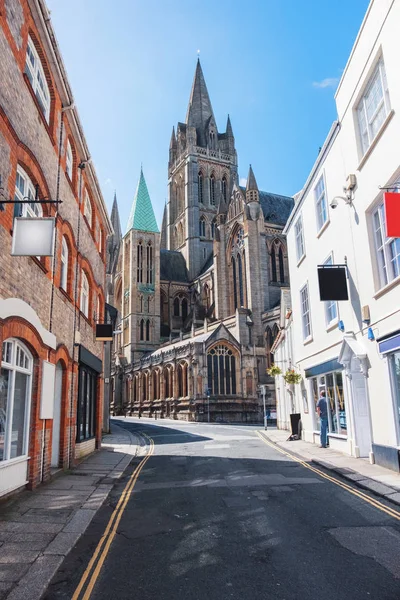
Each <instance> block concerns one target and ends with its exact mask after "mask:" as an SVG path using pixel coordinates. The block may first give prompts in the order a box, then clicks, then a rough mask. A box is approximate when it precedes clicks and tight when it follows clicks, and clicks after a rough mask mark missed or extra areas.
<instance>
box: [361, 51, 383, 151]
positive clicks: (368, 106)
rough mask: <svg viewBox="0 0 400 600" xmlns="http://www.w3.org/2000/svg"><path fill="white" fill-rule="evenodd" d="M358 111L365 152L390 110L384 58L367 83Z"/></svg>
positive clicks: (362, 145)
mask: <svg viewBox="0 0 400 600" xmlns="http://www.w3.org/2000/svg"><path fill="white" fill-rule="evenodd" d="M356 111H357V120H358V129H359V134H360V142H361V149H362V153H363V154H365V152H366V151H367V150H368V148H369V147H370V145H371V144H372V142H373V140H374V138H375V137H376V134H377V133H378V131H379V129H380V127H381V125H382V123H383V121H384V120H385V118H386V116H387V115H388V114H389V112H390V99H389V90H388V84H387V80H386V71H385V65H384V63H383V59H382V58H381V59H380V61H379V62H378V64H377V66H376V69H375V71H374V72H373V74H372V76H371V79H370V80H369V82H368V84H367V87H366V90H365V92H364V94H363V97H362V98H361V100H360V102H359V103H358V106H357V109H356Z"/></svg>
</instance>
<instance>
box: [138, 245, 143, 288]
mask: <svg viewBox="0 0 400 600" xmlns="http://www.w3.org/2000/svg"><path fill="white" fill-rule="evenodd" d="M137 280H138V283H143V243H142V241H140V242H139V243H138V245H137Z"/></svg>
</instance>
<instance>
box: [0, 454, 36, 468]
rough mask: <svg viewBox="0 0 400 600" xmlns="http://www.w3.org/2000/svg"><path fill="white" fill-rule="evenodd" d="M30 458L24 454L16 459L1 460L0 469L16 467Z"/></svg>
mask: <svg viewBox="0 0 400 600" xmlns="http://www.w3.org/2000/svg"><path fill="white" fill-rule="evenodd" d="M30 458H31V457H30V456H28V455H27V454H25V455H24V456H17V457H16V458H9V459H8V460H2V461H1V462H0V469H3V468H5V467H9V466H10V465H16V464H18V463H21V462H26V461H27V460H30Z"/></svg>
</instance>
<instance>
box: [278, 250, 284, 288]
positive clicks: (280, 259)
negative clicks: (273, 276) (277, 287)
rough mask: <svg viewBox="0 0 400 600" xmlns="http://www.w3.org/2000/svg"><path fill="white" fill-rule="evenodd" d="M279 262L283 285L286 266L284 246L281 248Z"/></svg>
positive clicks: (280, 277) (280, 278)
mask: <svg viewBox="0 0 400 600" xmlns="http://www.w3.org/2000/svg"><path fill="white" fill-rule="evenodd" d="M278 261H279V280H280V282H281V283H285V265H284V262H283V251H282V246H279V252H278Z"/></svg>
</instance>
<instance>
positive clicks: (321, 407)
mask: <svg viewBox="0 0 400 600" xmlns="http://www.w3.org/2000/svg"><path fill="white" fill-rule="evenodd" d="M317 413H318V416H319V421H320V426H321V446H320V448H326V447H327V445H328V405H327V403H326V392H325V390H320V392H319V400H318V402H317Z"/></svg>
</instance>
